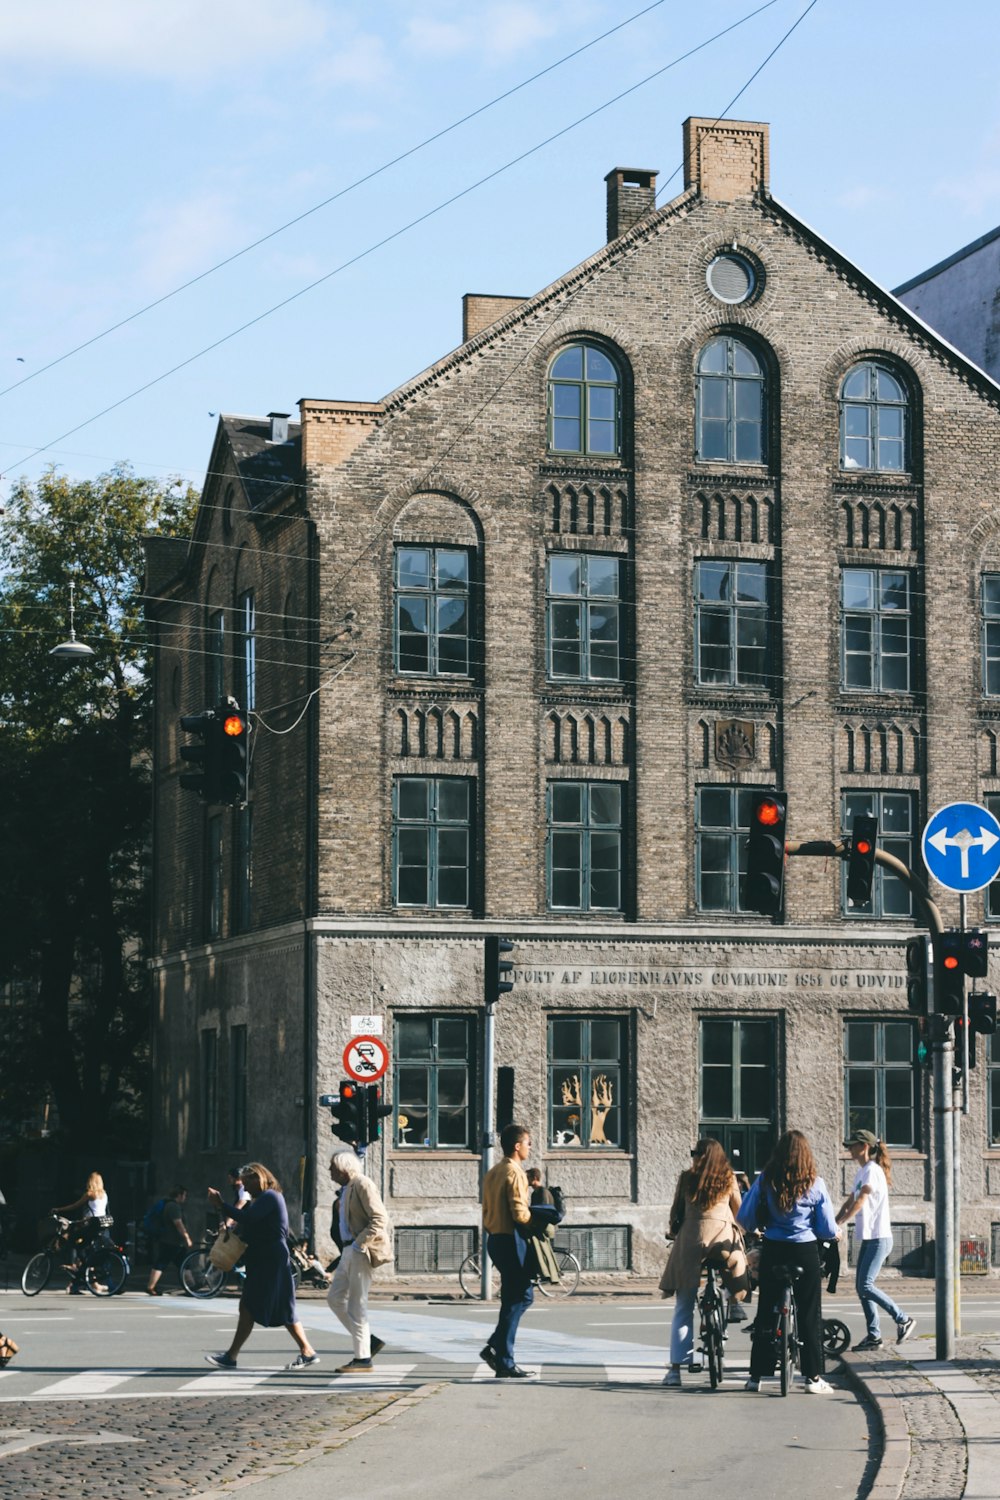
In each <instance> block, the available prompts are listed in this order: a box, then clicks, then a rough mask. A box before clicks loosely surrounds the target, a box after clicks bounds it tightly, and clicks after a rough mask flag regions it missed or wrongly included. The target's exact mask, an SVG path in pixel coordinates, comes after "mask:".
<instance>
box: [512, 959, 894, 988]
mask: <svg viewBox="0 0 1000 1500" xmlns="http://www.w3.org/2000/svg"><path fill="white" fill-rule="evenodd" d="M514 981H515V983H516V984H518V985H525V986H527V987H529V988H530V987H532V986H534V987H535V988H540V989H557V988H562V987H563V986H568V987H569V988H571V989H588V990H589V989H598V990H603V989H622V990H624V989H642V990H686V991H714V990H723V991H734V992H735V991H739V990H869V991H876V992H878V991H884V992H890V991H894V990H905V988H906V975H905V974H895V973H892V974H886V973H883V972H882V971H881V970H878V969H713V968H711V967H707V966H705V967H701V968H690V969H606V968H592V967H590V966H589V965H588V966H587V967H586V968H582V969H566V968H563V967H559V968H552V969H515V971H514Z"/></svg>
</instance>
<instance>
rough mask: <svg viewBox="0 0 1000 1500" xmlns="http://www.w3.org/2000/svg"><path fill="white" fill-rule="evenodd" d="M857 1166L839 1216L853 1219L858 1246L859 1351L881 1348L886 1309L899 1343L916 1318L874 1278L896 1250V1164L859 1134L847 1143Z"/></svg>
mask: <svg viewBox="0 0 1000 1500" xmlns="http://www.w3.org/2000/svg"><path fill="white" fill-rule="evenodd" d="M844 1145H845V1146H846V1147H847V1149H848V1151H849V1152H850V1153H851V1159H852V1161H853V1162H854V1165H855V1166H856V1167H857V1169H858V1170H857V1174H856V1175H855V1178H854V1186H853V1187H852V1189H851V1192H850V1195H849V1196H848V1197H847V1198H845V1200H844V1202H843V1203H842V1204H841V1206H840V1209H839V1211H838V1213H837V1223H838V1224H843V1223H845V1222H846V1221H847V1220H848V1219H849V1218H850V1217H851V1215H852V1214H854V1215H855V1219H854V1242H855V1244H856V1245H857V1247H858V1268H857V1273H856V1277H855V1288H856V1290H857V1293H858V1299H859V1301H860V1302H861V1311H862V1312H863V1313H864V1315H865V1326H866V1333H865V1336H864V1338H863V1339H862V1340H861V1342H860V1344H855V1345H854V1346H853V1348H854V1350H855V1351H865V1350H869V1349H881V1347H882V1333H881V1329H880V1327H879V1320H878V1310H879V1308H880V1307H881V1308H882V1309H883V1311H884V1312H887V1313H888V1314H889V1316H890V1318H892V1320H893V1322H894V1323H895V1324H896V1343H897V1344H901V1343H902V1342H903V1340H904V1339H908V1338H909V1337H910V1334H911V1333H912V1332H913V1330H914V1328H915V1327H916V1319H915V1318H911V1317H908V1316H907V1314H906V1313H905V1312H903V1309H902V1308H901V1307H897V1306H896V1304H895V1302H893V1300H892V1298H891V1297H889V1296H887V1295H886V1293H885V1292H882V1291H879V1289H878V1287H877V1286H876V1285H875V1278H876V1276H877V1275H878V1273H879V1271H881V1269H882V1266H883V1263H884V1261H885V1258H886V1256H887V1255H888V1254H889V1251H890V1250H891V1249H892V1225H891V1224H890V1222H889V1187H890V1185H891V1183H892V1164H891V1163H890V1161H889V1153H888V1151H887V1150H886V1148H885V1146H884V1145H883V1144H882V1142H881V1141H880V1140H879V1139H878V1137H877V1136H875V1135H873V1134H872V1132H871V1131H870V1130H854V1131H852V1132H851V1134H850V1135H849V1136H848V1138H847V1140H846V1141H845V1142H844Z"/></svg>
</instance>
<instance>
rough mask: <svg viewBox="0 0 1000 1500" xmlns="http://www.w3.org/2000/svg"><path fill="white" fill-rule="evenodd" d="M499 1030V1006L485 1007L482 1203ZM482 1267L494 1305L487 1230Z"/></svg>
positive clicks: (482, 1286) (483, 1293) (483, 1287)
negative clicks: (496, 1034)
mask: <svg viewBox="0 0 1000 1500" xmlns="http://www.w3.org/2000/svg"><path fill="white" fill-rule="evenodd" d="M495 1031H496V1006H495V1005H487V1007H486V1035H485V1037H484V1038H483V1075H484V1076H483V1151H482V1159H481V1161H480V1165H479V1199H480V1202H482V1197H483V1183H484V1182H485V1180H486V1174H487V1172H488V1171H489V1170H490V1167H492V1165H493V1145H494V1140H495V1137H494V1134H493V1110H494V1101H493V1090H494V1079H495V1077H496V1068H495V1067H494V1066H493V1053H494V1038H495ZM479 1265H480V1274H481V1280H480V1283H479V1295H480V1297H481V1299H482V1300H483V1301H484V1302H492V1300H493V1288H492V1281H493V1277H492V1275H491V1271H492V1266H491V1264H490V1252H489V1251H488V1250H487V1248H486V1228H485V1226H484V1227H483V1230H482V1244H481V1245H480V1247H479Z"/></svg>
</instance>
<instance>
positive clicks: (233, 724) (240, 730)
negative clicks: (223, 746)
mask: <svg viewBox="0 0 1000 1500" xmlns="http://www.w3.org/2000/svg"><path fill="white" fill-rule="evenodd" d="M246 727H247V726H246V720H245V719H244V718H243V716H242V714H227V715H226V717H225V719H224V720H223V723H222V732H223V734H228V735H238V734H245V733H246Z"/></svg>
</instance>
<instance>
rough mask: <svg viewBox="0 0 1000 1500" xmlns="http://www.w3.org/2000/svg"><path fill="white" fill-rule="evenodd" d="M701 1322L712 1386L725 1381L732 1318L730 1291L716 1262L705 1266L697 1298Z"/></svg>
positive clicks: (702, 1340) (702, 1344)
mask: <svg viewBox="0 0 1000 1500" xmlns="http://www.w3.org/2000/svg"><path fill="white" fill-rule="evenodd" d="M698 1311H699V1314H700V1322H701V1348H702V1352H703V1353H704V1356H705V1361H706V1363H707V1365H708V1383H709V1385H710V1386H711V1388H712V1390H713V1391H715V1390H718V1388H719V1386H720V1385H721V1384H722V1372H723V1365H724V1362H725V1350H726V1324H727V1322H728V1319H729V1294H728V1292H727V1291H726V1289H725V1287H724V1286H723V1285H722V1278H721V1276H720V1275H719V1269H718V1267H717V1266H713V1265H712V1264H711V1262H709V1263H708V1264H707V1265H706V1267H705V1285H704V1288H703V1289H702V1293H701V1296H700V1297H699V1298H698Z"/></svg>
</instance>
